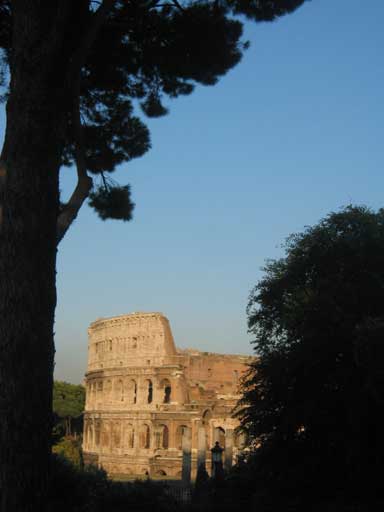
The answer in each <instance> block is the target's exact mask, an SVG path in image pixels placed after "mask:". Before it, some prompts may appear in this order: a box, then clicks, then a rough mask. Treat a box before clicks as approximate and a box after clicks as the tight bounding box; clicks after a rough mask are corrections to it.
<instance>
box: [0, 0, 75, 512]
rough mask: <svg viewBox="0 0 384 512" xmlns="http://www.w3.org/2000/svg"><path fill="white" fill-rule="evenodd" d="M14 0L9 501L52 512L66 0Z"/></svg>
mask: <svg viewBox="0 0 384 512" xmlns="http://www.w3.org/2000/svg"><path fill="white" fill-rule="evenodd" d="M12 4H13V19H14V27H13V47H12V56H11V63H10V66H11V84H10V95H9V100H8V103H7V126H6V135H5V141H4V147H3V151H2V173H1V174H2V177H1V183H0V187H1V188H0V194H1V195H0V203H1V206H2V208H1V210H2V217H1V220H0V510H1V512H43V511H44V510H46V492H47V481H48V471H49V460H50V438H51V424H52V412H51V410H52V385H53V356H54V344H53V324H54V311H55V305H56V289H55V273H56V271H55V265H56V221H57V213H58V204H59V183H58V172H59V165H60V156H61V148H62V137H63V133H62V131H63V125H64V115H65V114H64V112H63V104H64V103H65V101H64V92H63V90H64V87H63V82H64V79H63V76H64V72H65V70H64V69H62V68H63V67H64V66H63V62H60V56H61V45H60V40H59V38H60V31H59V30H58V31H55V30H54V28H55V24H56V23H57V19H58V16H59V15H60V7H61V5H62V4H61V3H60V1H57V2H56V1H51V3H49V2H45V1H42V0H41V1H39V0H33V1H32V0H30V1H28V0H25V1H21V0H20V1H17V0H15V1H14V2H13V3H12ZM59 4H60V5H59ZM64 11H65V9H64V10H63V12H62V14H63V15H64V14H65V13H64ZM56 26H57V27H58V28H60V26H59V25H56ZM61 26H64V24H62V25H61ZM49 35H52V38H51V40H50V41H49V40H48V39H49V38H48V36H49Z"/></svg>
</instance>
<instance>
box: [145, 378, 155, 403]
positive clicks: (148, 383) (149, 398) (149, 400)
mask: <svg viewBox="0 0 384 512" xmlns="http://www.w3.org/2000/svg"><path fill="white" fill-rule="evenodd" d="M145 384H146V391H147V404H150V403H152V401H153V384H152V381H151V379H147V380H146V381H145Z"/></svg>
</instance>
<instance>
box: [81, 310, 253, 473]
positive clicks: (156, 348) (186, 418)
mask: <svg viewBox="0 0 384 512" xmlns="http://www.w3.org/2000/svg"><path fill="white" fill-rule="evenodd" d="M249 360H250V358H249V357H246V356H238V355H221V354H213V353H208V352H199V351H197V350H189V349H188V350H178V349H177V348H176V347H175V343H174V340H173V336H172V332H171V329H170V326H169V322H168V320H167V319H166V318H165V317H164V316H163V315H162V314H161V313H132V314H128V315H122V316H117V317H113V318H103V319H99V320H96V321H95V322H93V323H92V324H91V325H90V328H89V346H88V368H87V373H86V378H85V383H86V407H85V417H84V438H83V439H84V442H83V448H84V454H85V457H86V459H88V460H90V461H93V462H95V463H97V464H99V465H101V466H102V467H104V468H105V469H106V470H107V472H108V473H109V474H121V475H143V474H148V475H149V476H160V477H161V476H165V475H166V476H168V477H176V478H179V477H181V474H182V455H183V452H182V445H183V446H184V442H185V439H189V440H190V441H189V443H190V448H191V449H190V452H191V465H192V476H194V474H195V473H196V467H197V457H198V452H199V460H201V458H202V457H203V458H204V457H206V459H207V469H208V470H209V468H210V464H209V457H210V451H209V449H210V448H211V447H212V446H213V444H214V442H215V441H217V440H218V441H219V443H220V445H221V446H222V447H223V448H226V464H227V465H230V464H231V462H232V459H234V458H235V457H236V455H237V454H238V451H239V450H240V449H241V447H242V440H241V438H240V437H239V436H236V435H235V433H234V429H235V427H236V426H237V421H236V420H235V419H233V418H232V417H231V412H232V410H233V407H234V405H235V404H236V401H237V399H238V397H239V395H238V393H239V389H238V385H239V380H240V377H241V375H242V373H243V372H244V371H245V370H246V365H247V363H248V362H249ZM203 452H205V453H203Z"/></svg>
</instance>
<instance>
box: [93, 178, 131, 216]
mask: <svg viewBox="0 0 384 512" xmlns="http://www.w3.org/2000/svg"><path fill="white" fill-rule="evenodd" d="M89 204H90V206H92V207H93V208H94V209H95V210H96V211H97V212H98V214H99V217H100V218H101V219H103V220H106V219H120V220H124V221H128V220H131V219H132V212H133V209H134V207H135V205H134V203H132V201H131V190H130V187H129V185H126V186H125V187H119V186H112V187H105V186H101V187H99V188H97V189H96V190H94V191H92V192H91V193H90V194H89Z"/></svg>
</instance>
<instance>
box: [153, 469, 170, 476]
mask: <svg viewBox="0 0 384 512" xmlns="http://www.w3.org/2000/svg"><path fill="white" fill-rule="evenodd" d="M155 474H156V476H167V473H166V472H165V471H164V470H163V469H159V470H158V471H156V473H155Z"/></svg>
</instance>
